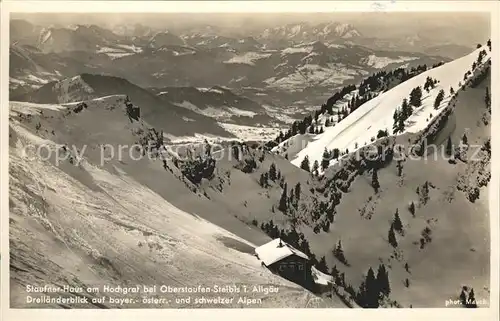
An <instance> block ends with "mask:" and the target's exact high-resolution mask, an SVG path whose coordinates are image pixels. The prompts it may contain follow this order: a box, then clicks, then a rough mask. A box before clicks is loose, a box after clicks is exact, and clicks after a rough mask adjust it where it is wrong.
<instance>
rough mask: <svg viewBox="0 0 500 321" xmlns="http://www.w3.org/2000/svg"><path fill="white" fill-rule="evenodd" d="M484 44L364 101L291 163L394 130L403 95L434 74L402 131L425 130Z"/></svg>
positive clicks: (353, 146) (358, 145) (351, 147)
mask: <svg viewBox="0 0 500 321" xmlns="http://www.w3.org/2000/svg"><path fill="white" fill-rule="evenodd" d="M485 48H486V46H483V47H481V48H478V49H476V50H475V51H474V52H472V53H471V54H469V55H467V56H465V57H462V58H460V59H457V60H454V61H452V62H449V63H446V64H444V65H442V66H439V67H437V68H433V69H431V70H428V71H426V72H424V73H421V74H420V75H418V76H416V77H413V78H411V79H409V80H407V81H405V82H404V83H402V84H400V85H398V86H397V87H395V88H393V89H391V90H389V91H387V92H385V93H382V94H380V95H379V96H377V97H375V98H374V99H372V100H370V101H368V102H367V103H365V104H363V105H361V106H360V107H359V108H358V109H356V110H355V111H354V112H352V113H350V114H349V115H348V116H347V117H346V118H344V119H343V120H342V121H341V122H340V123H338V124H336V126H334V127H329V128H326V130H325V132H324V133H323V134H320V135H317V136H316V137H315V138H314V140H313V141H312V142H310V143H309V144H308V145H307V146H306V147H305V148H304V149H302V150H301V151H300V152H299V153H298V154H297V155H296V157H295V158H294V159H293V160H292V163H293V164H295V165H296V166H299V165H300V163H301V162H302V160H303V159H304V157H305V156H308V157H309V160H310V163H311V164H313V162H314V161H316V160H317V161H319V162H321V158H322V155H323V151H324V149H325V148H327V149H328V150H332V149H334V148H338V149H339V150H341V151H345V150H349V152H353V151H355V150H357V149H358V148H361V147H362V146H365V144H369V143H370V142H371V141H373V139H375V138H376V137H377V133H378V131H379V130H388V132H389V133H392V128H393V124H394V119H393V115H394V111H395V110H396V109H398V108H400V107H401V104H402V102H403V99H404V98H407V99H408V98H409V96H410V92H411V91H412V89H414V88H416V87H418V86H423V85H424V83H425V81H426V79H427V77H431V78H433V79H437V81H438V83H437V85H436V86H435V87H434V88H433V89H431V90H430V91H429V92H426V91H425V90H422V92H423V96H422V105H421V106H420V107H418V108H415V109H414V113H413V114H412V115H411V116H410V117H409V118H408V119H407V120H406V122H405V129H404V131H403V132H402V133H406V132H410V133H415V132H418V131H420V130H422V129H423V128H425V126H427V125H428V124H429V123H430V122H431V121H432V120H433V119H434V118H436V117H437V116H438V115H439V113H440V112H441V111H442V110H443V107H444V106H446V105H447V103H448V102H449V100H450V99H451V95H452V94H450V88H454V90H457V89H459V88H460V83H464V82H465V80H466V79H467V78H464V74H465V73H466V72H468V71H469V70H470V69H471V68H472V64H473V63H474V62H475V61H476V60H477V59H478V55H479V53H480V52H481V51H483V50H485ZM486 52H487V55H486V56H485V57H484V58H483V63H485V62H486V61H487V60H488V58H489V50H488V49H487V48H486ZM441 89H442V90H444V93H445V96H444V99H443V101H442V102H441V104H440V106H439V108H438V109H437V110H436V109H435V108H434V102H435V99H436V96H437V95H438V93H439V91H440V90H441ZM402 133H401V134H402Z"/></svg>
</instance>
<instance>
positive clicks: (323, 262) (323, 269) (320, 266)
mask: <svg viewBox="0 0 500 321" xmlns="http://www.w3.org/2000/svg"><path fill="white" fill-rule="evenodd" d="M318 270H320V271H321V272H323V273H328V266H327V265H326V259H325V256H322V257H321V259H320V260H319V262H318Z"/></svg>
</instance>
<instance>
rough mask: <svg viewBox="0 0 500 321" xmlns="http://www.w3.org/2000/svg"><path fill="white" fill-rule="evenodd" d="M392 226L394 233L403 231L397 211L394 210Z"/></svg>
mask: <svg viewBox="0 0 500 321" xmlns="http://www.w3.org/2000/svg"><path fill="white" fill-rule="evenodd" d="M393 226H394V229H395V230H396V231H398V232H402V231H403V223H402V222H401V218H400V217H399V211H398V209H396V213H395V214H394V220H393Z"/></svg>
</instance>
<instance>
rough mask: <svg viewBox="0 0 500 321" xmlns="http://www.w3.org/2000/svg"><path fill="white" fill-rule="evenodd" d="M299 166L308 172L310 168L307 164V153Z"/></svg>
mask: <svg viewBox="0 0 500 321" xmlns="http://www.w3.org/2000/svg"><path fill="white" fill-rule="evenodd" d="M300 168H302V169H303V170H305V171H308V172H310V171H311V168H310V165H309V157H308V156H307V155H306V156H305V157H304V159H303V160H302V163H300Z"/></svg>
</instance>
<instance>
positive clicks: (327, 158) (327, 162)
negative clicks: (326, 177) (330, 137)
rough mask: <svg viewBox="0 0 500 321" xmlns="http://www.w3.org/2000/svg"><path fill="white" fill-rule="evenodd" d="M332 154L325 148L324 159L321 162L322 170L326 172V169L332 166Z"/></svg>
mask: <svg viewBox="0 0 500 321" xmlns="http://www.w3.org/2000/svg"><path fill="white" fill-rule="evenodd" d="M330 156H331V155H330V152H328V150H327V149H326V147H325V150H324V151H323V158H322V160H321V169H322V170H323V171H324V170H325V169H327V168H328V166H329V165H330Z"/></svg>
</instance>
